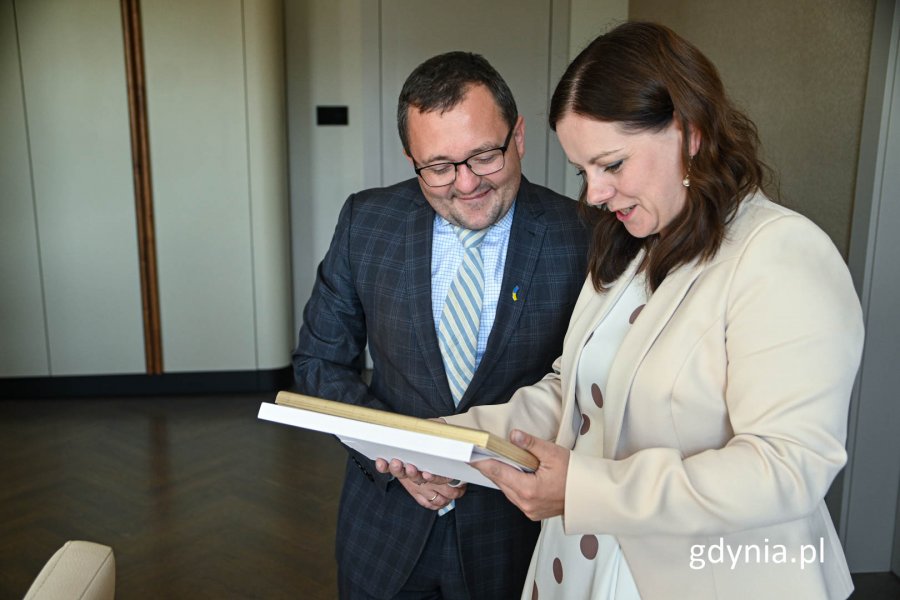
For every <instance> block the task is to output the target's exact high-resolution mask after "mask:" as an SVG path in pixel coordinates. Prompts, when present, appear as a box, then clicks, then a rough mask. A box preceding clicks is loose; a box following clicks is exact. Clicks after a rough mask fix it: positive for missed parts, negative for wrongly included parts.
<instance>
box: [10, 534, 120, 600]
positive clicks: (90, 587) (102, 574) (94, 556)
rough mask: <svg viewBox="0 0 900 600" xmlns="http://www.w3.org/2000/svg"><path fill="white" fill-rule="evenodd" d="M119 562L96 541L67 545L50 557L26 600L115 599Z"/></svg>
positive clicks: (32, 585)
mask: <svg viewBox="0 0 900 600" xmlns="http://www.w3.org/2000/svg"><path fill="white" fill-rule="evenodd" d="M115 595H116V559H115V556H114V555H113V551H112V548H110V547H109V546H103V545H102V544H95V543H93V542H79V541H69V542H66V543H65V544H64V545H63V547H62V548H60V549H59V550H57V551H56V553H55V554H54V555H53V556H51V557H50V560H48V561H47V564H45V565H44V568H43V569H41V572H40V573H38V576H37V578H36V579H35V580H34V583H32V584H31V587H30V588H28V593H27V594H25V600H71V599H72V598H81V599H82V600H113V598H115Z"/></svg>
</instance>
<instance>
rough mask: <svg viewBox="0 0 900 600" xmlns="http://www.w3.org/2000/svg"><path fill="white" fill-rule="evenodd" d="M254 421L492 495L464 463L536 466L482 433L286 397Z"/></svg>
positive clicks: (269, 405) (526, 455) (530, 468)
mask: <svg viewBox="0 0 900 600" xmlns="http://www.w3.org/2000/svg"><path fill="white" fill-rule="evenodd" d="M258 416H259V418H260V419H265V420H267V421H275V422H277V423H284V424H286V425H293V426H294V427H302V428H304V429H310V430H313V431H321V432H324V433H330V434H333V435H335V436H337V437H338V438H339V439H340V440H341V442H343V443H344V444H346V445H347V446H349V447H351V448H353V449H354V450H356V451H357V452H360V453H361V454H364V455H365V456H367V457H369V458H370V459H372V460H375V459H376V458H384V459H385V460H392V459H394V458H397V459H399V460H401V461H403V462H405V463H409V464H413V465H415V466H416V467H417V468H419V470H422V471H428V472H429V473H434V474H435V475H442V476H444V477H450V478H451V479H458V480H460V481H466V482H468V483H472V484H477V485H483V486H487V487H492V488H495V489H496V488H497V486H496V485H494V483H493V482H491V480H489V479H487V478H486V477H485V476H484V475H482V474H481V473H480V472H479V471H478V470H477V469H474V468H472V467H471V466H470V465H469V463H471V462H476V461H479V460H484V459H487V458H493V459H497V460H501V461H503V462H505V463H507V464H510V465H512V466H514V467H516V468H518V469H521V470H523V471H533V470H535V469H536V468H537V466H538V461H537V459H536V458H535V457H534V455H532V454H530V453H529V452H527V451H525V450H522V449H521V448H519V447H517V446H514V445H513V444H511V443H510V442H507V441H506V440H503V439H501V438H498V437H497V436H494V435H492V434H491V433H489V432H487V431H481V430H478V429H469V428H467V427H458V426H456V425H447V424H445V423H440V422H438V421H432V420H429V419H419V418H416V417H410V416H407V415H398V414H396V413H391V412H387V411H382V410H376V409H373V408H366V407H362V406H354V405H351V404H344V403H342V402H333V401H331V400H322V399H321V398H313V397H311V396H303V395H301V394H293V393H290V392H279V393H278V396H277V398H276V404H272V403H269V402H263V403H262V404H261V405H260V407H259V415H258Z"/></svg>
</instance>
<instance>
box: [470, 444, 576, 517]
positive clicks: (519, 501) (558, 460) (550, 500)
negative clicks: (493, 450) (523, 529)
mask: <svg viewBox="0 0 900 600" xmlns="http://www.w3.org/2000/svg"><path fill="white" fill-rule="evenodd" d="M509 439H510V441H511V442H512V443H513V444H515V445H516V446H518V447H519V448H523V449H525V450H528V451H529V452H531V453H532V454H534V455H535V456H536V457H537V459H538V460H539V461H540V463H541V464H540V466H538V468H537V471H535V472H534V473H523V472H522V471H519V470H518V469H516V468H515V467H511V466H510V465H507V464H506V463H502V462H500V461H498V460H481V461H478V462H474V463H471V465H472V466H473V467H474V468H476V469H478V470H479V471H481V474H482V475H484V476H485V477H487V478H488V479H490V480H491V481H493V482H494V483H496V484H497V487H499V488H500V490H501V491H502V492H503V493H504V494H506V497H507V498H509V501H510V502H512V503H513V504H515V505H516V506H518V507H519V510H521V511H522V512H523V513H525V516H527V517H528V518H529V519H531V520H532V521H540V520H542V519H547V518H549V517H555V516H556V515H561V514H563V512H564V510H565V500H566V474H567V472H568V469H569V450H568V449H566V448H563V447H562V446H558V445H556V444H554V443H552V442H547V441H544V440H541V439H538V438H536V437H534V436H532V435H530V434H527V433H525V432H524V431H519V430H518V429H513V430H512V431H511V432H510V434H509Z"/></svg>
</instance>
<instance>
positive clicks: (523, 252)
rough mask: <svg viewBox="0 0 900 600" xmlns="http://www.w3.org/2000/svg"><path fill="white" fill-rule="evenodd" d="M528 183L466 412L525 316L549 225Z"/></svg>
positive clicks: (521, 189) (467, 396) (465, 398)
mask: <svg viewBox="0 0 900 600" xmlns="http://www.w3.org/2000/svg"><path fill="white" fill-rule="evenodd" d="M529 186H530V184H529V183H528V181H527V180H526V179H525V178H524V177H523V178H522V183H521V185H520V187H519V194H518V196H517V197H516V209H515V210H516V212H515V214H514V215H513V222H512V227H511V229H510V232H509V244H508V246H507V250H506V266H505V267H504V271H503V282H502V284H501V286H500V298H499V299H498V300H497V314H496V316H495V317H494V325H493V327H492V328H491V335H490V336H489V337H488V341H487V347H486V348H485V350H484V356H482V357H481V363H480V364H479V365H478V369H477V370H476V371H475V376H474V377H473V378H472V381H471V382H470V383H469V387H468V388H467V389H466V393H465V395H463V397H462V400H460V403H459V408H458V412H464V411H466V410H467V409H468V408H470V407H471V405H472V404H473V403H474V399H475V397H476V395H477V393H478V389H479V388H480V387H481V386H482V384H483V383H484V382H485V381H487V379H488V378H489V377H490V374H491V371H492V370H493V369H494V367H495V366H496V364H497V360H498V359H499V358H500V356H502V355H503V352H504V351H505V350H506V347H507V345H508V344H509V340H510V338H511V337H512V335H513V332H514V331H515V328H516V326H517V325H518V323H519V317H521V316H522V310H523V309H524V307H525V304H526V302H524V301H523V300H526V299H527V298H528V290H529V288H530V287H531V285H532V279H533V276H534V271H535V268H536V267H537V262H538V256H539V255H540V252H541V246H542V245H543V242H544V234H545V233H546V231H547V226H546V225H545V224H544V223H543V220H542V218H541V214H542V210H541V207H540V205H539V204H538V203H537V201H536V200H535V199H534V198H533V197H532V195H531V190H530V187H529ZM516 286H518V288H519V289H518V290H517V291H516V297H517V298H518V300H513V297H512V291H513V289H514V288H515V287H516Z"/></svg>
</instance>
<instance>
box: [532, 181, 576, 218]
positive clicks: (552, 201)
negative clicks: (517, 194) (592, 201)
mask: <svg viewBox="0 0 900 600" xmlns="http://www.w3.org/2000/svg"><path fill="white" fill-rule="evenodd" d="M522 186H523V187H524V188H525V189H526V190H527V192H528V193H527V194H526V195H525V198H526V201H527V202H530V203H532V204H533V206H534V207H535V209H536V211H537V212H539V213H541V214H542V217H543V218H544V220H545V222H546V223H547V224H548V225H554V224H562V225H567V226H577V227H578V228H583V222H582V219H581V217H580V216H579V214H578V202H577V201H576V200H573V199H571V198H569V197H568V196H563V195H562V194H560V193H558V192H554V191H553V190H551V189H550V188H546V187H544V186H542V185H537V184H534V183H531V182H529V181H528V180H526V179H524V178H523V180H522Z"/></svg>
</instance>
